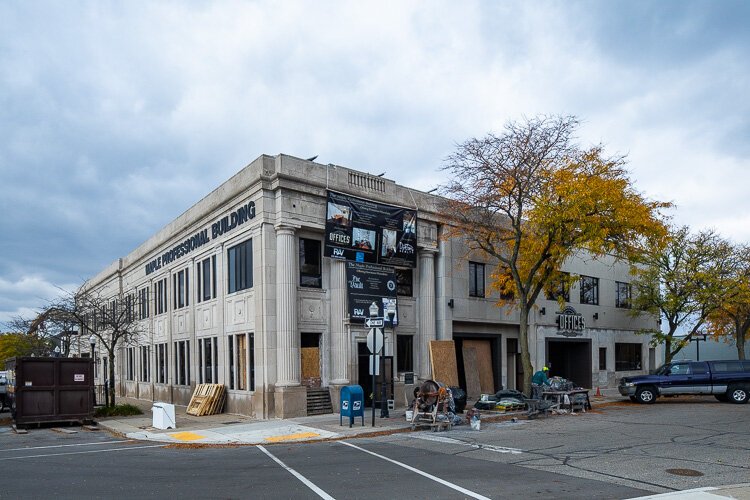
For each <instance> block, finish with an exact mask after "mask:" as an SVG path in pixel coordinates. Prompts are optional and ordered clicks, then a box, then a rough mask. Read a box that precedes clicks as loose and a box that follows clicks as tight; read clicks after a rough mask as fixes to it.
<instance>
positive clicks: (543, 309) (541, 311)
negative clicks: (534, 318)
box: [539, 307, 547, 316]
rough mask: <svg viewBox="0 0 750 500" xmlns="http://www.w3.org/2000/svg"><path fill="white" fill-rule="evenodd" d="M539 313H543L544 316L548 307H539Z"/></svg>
mask: <svg viewBox="0 0 750 500" xmlns="http://www.w3.org/2000/svg"><path fill="white" fill-rule="evenodd" d="M539 314H541V315H542V316H544V315H545V314H547V308H546V307H542V308H541V309H539Z"/></svg>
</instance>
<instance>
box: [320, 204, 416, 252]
mask: <svg viewBox="0 0 750 500" xmlns="http://www.w3.org/2000/svg"><path fill="white" fill-rule="evenodd" d="M325 256H326V257H333V258H335V259H345V260H353V261H355V262H368V263H372V264H385V265H388V266H398V267H416V265H417V211H416V210H409V209H406V208H402V207H395V206H392V205H384V204H382V203H377V202H374V201H369V200H363V199H362V198H356V197H354V196H349V195H345V194H341V193H335V192H333V191H328V205H327V211H326V242H325Z"/></svg>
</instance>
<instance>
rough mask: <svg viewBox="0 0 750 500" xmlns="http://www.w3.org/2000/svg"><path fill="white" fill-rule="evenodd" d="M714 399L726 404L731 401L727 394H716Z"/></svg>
mask: <svg viewBox="0 0 750 500" xmlns="http://www.w3.org/2000/svg"><path fill="white" fill-rule="evenodd" d="M714 397H715V398H716V399H717V400H718V401H721V402H722V403H726V402H727V401H729V396H727V394H726V393H724V394H714Z"/></svg>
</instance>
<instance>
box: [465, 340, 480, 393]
mask: <svg viewBox="0 0 750 500" xmlns="http://www.w3.org/2000/svg"><path fill="white" fill-rule="evenodd" d="M463 358H464V375H465V376H466V397H468V398H469V399H476V398H478V397H479V395H480V394H481V393H482V385H481V384H480V382H479V366H478V365H477V350H476V349H475V348H473V347H466V346H464V348H463Z"/></svg>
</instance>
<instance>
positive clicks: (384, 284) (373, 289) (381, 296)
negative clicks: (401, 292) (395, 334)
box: [346, 262, 398, 327]
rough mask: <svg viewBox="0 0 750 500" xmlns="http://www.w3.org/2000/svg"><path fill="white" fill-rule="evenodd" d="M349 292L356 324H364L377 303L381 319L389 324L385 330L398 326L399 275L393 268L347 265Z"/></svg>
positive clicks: (352, 316)
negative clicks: (391, 320) (397, 280)
mask: <svg viewBox="0 0 750 500" xmlns="http://www.w3.org/2000/svg"><path fill="white" fill-rule="evenodd" d="M346 290H347V299H348V303H349V318H350V319H351V321H352V322H355V323H362V322H364V320H365V319H367V318H369V317H370V306H371V305H372V304H373V303H375V305H377V306H378V313H377V316H378V317H379V318H383V319H384V320H385V326H387V327H393V326H396V325H398V301H397V297H396V273H395V272H394V271H393V268H392V267H386V266H380V265H377V264H365V263H359V262H347V263H346ZM389 312H393V324H391V323H390V321H389V318H390V316H389V314H388V313H389Z"/></svg>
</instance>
